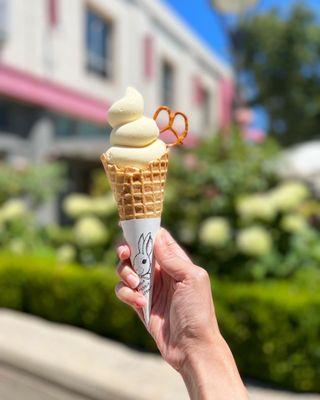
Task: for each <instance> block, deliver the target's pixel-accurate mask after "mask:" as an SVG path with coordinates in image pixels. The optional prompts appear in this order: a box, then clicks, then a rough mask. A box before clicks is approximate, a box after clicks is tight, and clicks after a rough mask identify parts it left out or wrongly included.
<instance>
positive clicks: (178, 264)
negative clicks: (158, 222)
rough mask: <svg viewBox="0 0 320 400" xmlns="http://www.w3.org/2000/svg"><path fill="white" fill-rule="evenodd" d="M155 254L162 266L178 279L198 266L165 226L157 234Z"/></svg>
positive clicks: (185, 276) (186, 275) (181, 278)
mask: <svg viewBox="0 0 320 400" xmlns="http://www.w3.org/2000/svg"><path fill="white" fill-rule="evenodd" d="M154 255H155V258H156V260H157V261H158V263H159V264H160V266H161V268H163V269H164V270H165V271H166V272H167V273H168V274H169V275H170V276H172V277H173V278H174V279H175V280H177V281H182V280H184V279H185V278H187V277H188V275H189V274H192V273H193V272H194V270H195V268H196V267H195V266H194V265H193V263H192V261H191V260H190V258H189V257H188V256H187V254H186V253H185V252H184V251H183V250H182V249H181V247H180V246H179V245H178V243H177V242H176V241H175V240H174V239H173V238H172V236H171V235H170V234H169V232H168V231H166V230H165V229H163V228H162V229H161V230H160V232H159V233H158V235H157V238H156V241H155V246H154Z"/></svg>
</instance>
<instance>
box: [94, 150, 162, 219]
mask: <svg viewBox="0 0 320 400" xmlns="http://www.w3.org/2000/svg"><path fill="white" fill-rule="evenodd" d="M101 161H102V164H103V166H104V169H105V172H106V174H107V177H108V179H109V182H110V186H111V189H112V191H113V194H114V197H115V200H116V202H117V206H118V211H119V217H120V220H121V221H123V220H129V219H143V218H160V217H161V213H162V206H163V197H164V187H165V182H166V178H167V170H168V153H165V154H164V155H163V156H162V157H161V158H159V159H158V160H155V161H153V162H151V163H150V164H149V165H148V166H147V167H145V168H140V169H138V168H135V167H119V166H117V165H115V164H110V163H109V162H108V159H107V157H106V155H105V154H102V156H101Z"/></svg>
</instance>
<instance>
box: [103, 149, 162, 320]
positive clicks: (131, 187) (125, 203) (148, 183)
mask: <svg viewBox="0 0 320 400" xmlns="http://www.w3.org/2000/svg"><path fill="white" fill-rule="evenodd" d="M101 161H102V164H103V166H104V169H105V172H106V174H107V177H108V179H109V182H110V185H111V188H112V191H113V194H114V197H115V200H116V202H117V205H118V211H119V217H120V224H121V227H122V230H123V234H124V237H125V239H126V241H127V243H128V245H129V246H130V250H131V263H132V266H133V268H134V269H135V271H136V273H137V274H138V275H139V277H140V285H139V288H138V289H139V291H140V292H141V293H142V294H143V295H144V296H145V298H146V300H147V304H146V306H145V307H144V309H143V314H144V319H145V323H146V324H147V325H148V324H149V318H150V310H151V301H152V285H153V264H154V260H153V245H154V241H155V236H156V234H157V232H158V230H159V229H160V221H161V213H162V207H163V198H164V187H165V183H166V177H167V169H168V153H165V154H164V155H163V156H162V157H161V158H159V159H158V160H155V161H153V162H151V163H149V165H148V166H147V167H145V168H135V167H120V166H117V165H115V164H111V163H109V162H108V158H107V156H106V155H105V154H102V156H101Z"/></svg>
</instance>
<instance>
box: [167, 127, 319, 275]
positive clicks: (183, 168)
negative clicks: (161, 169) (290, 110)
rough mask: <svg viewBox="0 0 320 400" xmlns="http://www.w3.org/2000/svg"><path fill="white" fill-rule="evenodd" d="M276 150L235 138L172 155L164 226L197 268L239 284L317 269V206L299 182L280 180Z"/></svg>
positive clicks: (218, 140)
mask: <svg viewBox="0 0 320 400" xmlns="http://www.w3.org/2000/svg"><path fill="white" fill-rule="evenodd" d="M277 152H278V149H277V147H276V146H275V144H274V143H273V142H270V141H268V140H267V141H266V142H265V143H264V144H260V145H252V144H247V143H245V142H244V141H243V140H242V139H241V138H240V137H239V136H237V135H236V134H235V135H234V136H231V137H230V138H228V139H226V138H225V139H223V138H221V137H217V138H214V139H211V140H209V141H207V142H204V143H203V144H202V145H200V146H199V148H197V149H192V150H191V151H189V152H188V150H184V151H183V152H181V153H179V152H176V153H175V154H174V155H172V157H171V160H170V170H169V180H168V185H167V188H166V194H168V193H169V194H168V195H167V196H166V198H165V206H164V215H163V223H164V225H165V226H167V227H168V228H169V229H170V230H171V231H172V232H173V234H174V236H175V237H176V238H177V240H179V241H180V242H182V243H183V245H184V246H185V247H186V249H187V250H188V251H189V252H190V253H191V254H192V256H193V258H194V259H195V261H196V262H197V263H199V264H200V265H204V266H206V267H207V268H208V269H209V270H211V271H214V272H215V273H218V274H221V275H225V276H230V277H233V278H236V279H263V278H265V277H269V276H270V277H273V276H278V277H285V276H288V275H290V274H292V273H294V272H295V271H296V270H298V269H301V268H304V267H310V266H312V267H313V266H315V267H317V266H318V265H319V253H320V246H319V245H317V242H319V243H320V235H319V233H318V230H317V227H318V225H319V224H320V221H319V218H318V215H319V210H320V206H319V202H318V201H317V199H315V198H314V196H313V195H312V193H311V191H310V190H309V188H308V187H307V186H306V185H305V184H303V183H302V182H297V181H285V182H282V181H280V178H279V177H278V176H277V175H276V174H275V171H274V169H273V168H272V161H270V160H272V158H273V157H276V156H277Z"/></svg>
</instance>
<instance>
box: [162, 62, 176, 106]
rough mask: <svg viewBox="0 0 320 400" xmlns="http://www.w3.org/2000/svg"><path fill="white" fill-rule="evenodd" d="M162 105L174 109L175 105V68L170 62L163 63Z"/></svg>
mask: <svg viewBox="0 0 320 400" xmlns="http://www.w3.org/2000/svg"><path fill="white" fill-rule="evenodd" d="M161 88H162V96H161V100H162V104H163V105H165V106H169V107H172V106H173V103H174V68H173V66H172V64H170V63H169V62H168V61H166V60H165V61H163V63H162V85H161Z"/></svg>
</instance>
